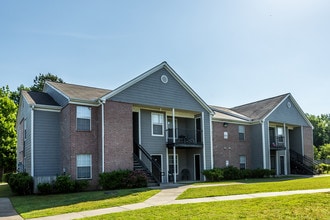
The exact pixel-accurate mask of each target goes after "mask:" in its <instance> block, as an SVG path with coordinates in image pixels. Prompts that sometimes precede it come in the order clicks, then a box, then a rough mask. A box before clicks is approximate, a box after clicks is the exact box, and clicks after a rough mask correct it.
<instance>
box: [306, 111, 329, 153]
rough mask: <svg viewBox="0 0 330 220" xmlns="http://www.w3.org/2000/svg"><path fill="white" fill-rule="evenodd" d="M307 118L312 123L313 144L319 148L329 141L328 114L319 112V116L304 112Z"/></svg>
mask: <svg viewBox="0 0 330 220" xmlns="http://www.w3.org/2000/svg"><path fill="white" fill-rule="evenodd" d="M306 116H307V118H308V120H309V121H310V122H311V123H312V125H313V127H314V130H313V144H314V145H315V146H316V147H317V148H319V147H320V146H323V145H325V144H329V143H330V115H329V114H321V115H320V116H315V115H310V114H306Z"/></svg>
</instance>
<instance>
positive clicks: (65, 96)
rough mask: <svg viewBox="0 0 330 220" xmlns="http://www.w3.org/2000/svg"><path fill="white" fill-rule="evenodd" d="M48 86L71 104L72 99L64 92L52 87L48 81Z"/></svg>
mask: <svg viewBox="0 0 330 220" xmlns="http://www.w3.org/2000/svg"><path fill="white" fill-rule="evenodd" d="M45 84H46V85H48V86H49V87H51V88H52V89H54V90H55V91H56V92H57V93H59V94H60V95H62V96H64V98H66V100H67V101H68V102H70V97H69V96H67V95H66V94H64V93H63V92H61V90H59V89H57V88H56V87H55V86H53V85H51V84H49V83H48V81H46V82H45ZM44 88H45V87H44Z"/></svg>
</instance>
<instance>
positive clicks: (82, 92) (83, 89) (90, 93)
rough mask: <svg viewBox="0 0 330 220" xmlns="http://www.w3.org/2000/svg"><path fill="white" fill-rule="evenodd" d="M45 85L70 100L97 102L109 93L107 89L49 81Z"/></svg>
mask: <svg viewBox="0 0 330 220" xmlns="http://www.w3.org/2000/svg"><path fill="white" fill-rule="evenodd" d="M47 83H48V84H49V85H51V86H53V87H54V88H56V89H57V90H59V91H60V92H62V93H63V94H64V95H66V96H67V97H68V98H69V99H70V100H83V101H97V100H98V99H99V98H101V97H103V96H104V95H106V94H108V93H109V92H111V90H109V89H100V88H94V87H88V86H81V85H74V84H68V83H58V82H50V81H48V82H47Z"/></svg>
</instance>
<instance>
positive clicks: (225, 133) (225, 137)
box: [223, 131, 228, 139]
mask: <svg viewBox="0 0 330 220" xmlns="http://www.w3.org/2000/svg"><path fill="white" fill-rule="evenodd" d="M223 139H228V132H227V131H224V132H223Z"/></svg>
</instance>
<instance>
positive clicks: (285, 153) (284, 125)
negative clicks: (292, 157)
mask: <svg viewBox="0 0 330 220" xmlns="http://www.w3.org/2000/svg"><path fill="white" fill-rule="evenodd" d="M283 135H284V141H285V142H284V143H285V150H284V161H285V163H284V175H288V166H287V152H288V150H287V148H288V145H289V142H288V139H287V136H288V135H287V133H286V124H285V123H284V124H283Z"/></svg>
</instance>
